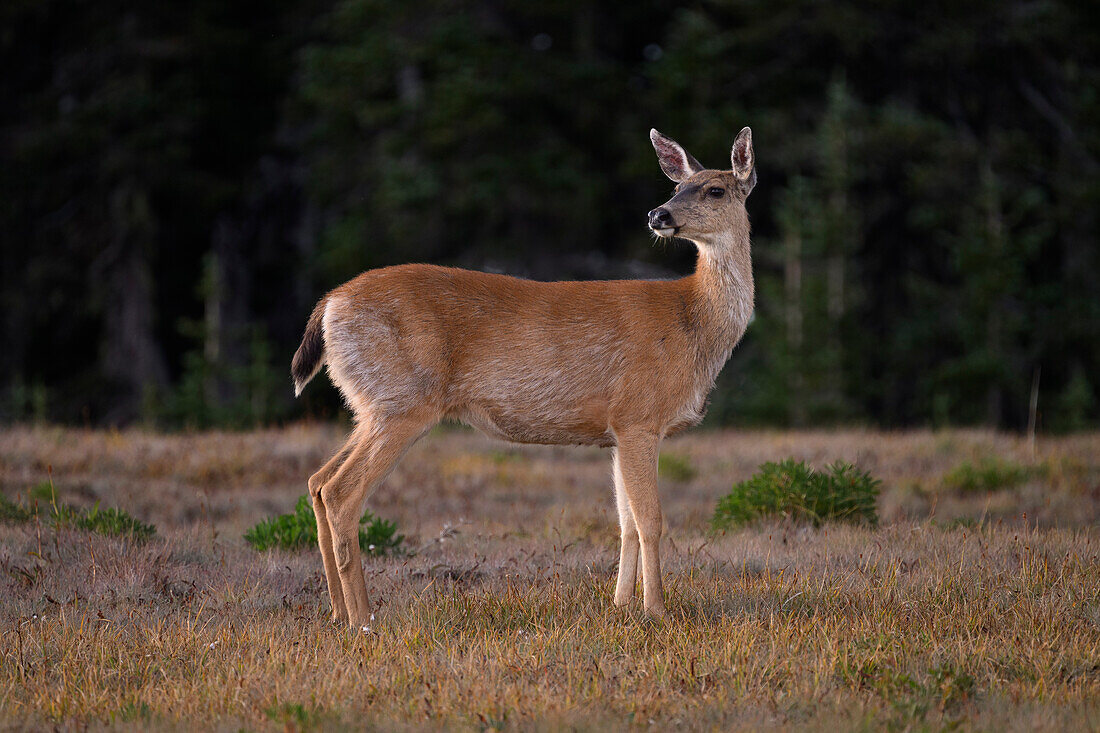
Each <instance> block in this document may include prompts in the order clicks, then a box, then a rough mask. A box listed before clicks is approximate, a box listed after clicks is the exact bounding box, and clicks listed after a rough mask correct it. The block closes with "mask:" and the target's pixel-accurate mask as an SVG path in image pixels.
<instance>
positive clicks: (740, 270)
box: [692, 212, 753, 376]
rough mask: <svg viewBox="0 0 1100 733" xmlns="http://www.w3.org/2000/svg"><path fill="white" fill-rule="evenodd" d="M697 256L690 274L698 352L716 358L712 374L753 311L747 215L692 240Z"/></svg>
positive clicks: (723, 362) (707, 357)
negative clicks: (697, 239)
mask: <svg viewBox="0 0 1100 733" xmlns="http://www.w3.org/2000/svg"><path fill="white" fill-rule="evenodd" d="M695 244H696V247H697V248H698V250H699V258H698V260H697V262H696V266H695V274H694V275H692V279H693V283H692V285H693V287H694V290H695V311H696V323H697V324H698V326H699V332H698V335H699V348H700V356H701V357H703V359H704V360H705V361H706V362H708V364H710V363H713V362H716V363H717V367H716V368H713V369H712V371H714V375H713V376H716V375H717V372H718V370H720V369H721V368H722V365H723V364H725V362H726V359H728V358H729V354H730V352H731V351H732V350H733V347H734V346H736V345H737V342H738V341H740V340H741V336H742V335H744V333H745V329H746V328H747V327H748V324H749V318H750V317H751V316H752V311H753V279H752V256H751V253H750V250H749V222H748V216H747V214H745V213H744V212H741V216H740V217H739V218H738V219H737V220H735V221H733V222H731V226H730V227H729V228H728V229H726V230H723V231H721V232H718V233H716V234H713V235H710V236H708V237H705V238H700V240H699V241H697V242H695Z"/></svg>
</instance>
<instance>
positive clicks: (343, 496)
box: [321, 417, 430, 628]
mask: <svg viewBox="0 0 1100 733" xmlns="http://www.w3.org/2000/svg"><path fill="white" fill-rule="evenodd" d="M427 425H430V422H427V421H424V420H415V419H412V418H409V417H399V418H385V419H381V420H378V419H374V420H372V421H371V425H370V427H369V428H367V430H366V432H365V433H364V435H363V437H362V438H361V439H360V440H359V442H358V444H357V445H356V446H355V448H353V449H352V451H351V453H350V454H349V455H348V458H347V460H345V461H344V463H343V464H342V465H341V466H340V468H338V469H337V470H336V473H335V474H334V475H333V477H332V478H331V479H330V480H329V481H327V482H326V483H325V485H324V486H323V487H322V488H321V499H322V502H323V503H324V505H325V509H326V511H327V518H328V522H329V525H330V527H331V531H332V550H333V559H334V560H335V564H336V570H337V572H338V573H339V575H340V586H341V589H342V591H343V596H344V603H345V604H346V605H347V611H348V623H349V624H350V625H351V626H352V628H361V627H363V626H366V624H367V622H368V621H369V620H370V607H369V599H368V597H367V584H366V580H365V579H364V576H363V566H362V563H361V558H360V552H359V516H360V514H361V513H362V511H363V502H364V501H365V500H366V497H367V495H368V494H369V493H370V492H371V491H373V490H374V488H375V487H377V486H378V484H380V483H382V481H383V479H385V478H386V476H387V475H389V473H390V471H391V470H393V467H394V466H395V465H396V464H397V461H398V460H399V459H400V458H401V456H402V455H404V454H405V451H407V450H408V449H409V447H410V446H411V445H412V444H413V443H414V442H416V439H417V438H418V437H420V436H421V435H422V434H423V433H424V430H425V428H426V427H427Z"/></svg>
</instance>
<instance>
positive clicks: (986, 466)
mask: <svg viewBox="0 0 1100 733" xmlns="http://www.w3.org/2000/svg"><path fill="white" fill-rule="evenodd" d="M1031 474H1032V470H1031V469H1030V468H1028V467H1027V466H1022V465H1020V464H1019V463H1013V462H1012V461H1006V460H1004V459H1001V458H997V457H996V456H985V457H983V458H982V459H981V460H979V461H978V463H977V464H974V463H971V462H970V461H963V462H962V463H960V464H959V465H957V466H955V467H954V468H952V469H951V470H950V471H948V472H947V474H946V475H944V477H943V483H944V485H945V486H946V487H947V488H949V489H954V490H956V491H962V492H967V493H969V492H978V491H999V490H1001V489H1011V488H1013V487H1016V486H1019V485H1020V484H1022V483H1023V482H1024V481H1026V480H1027V479H1028V477H1029V476H1031Z"/></svg>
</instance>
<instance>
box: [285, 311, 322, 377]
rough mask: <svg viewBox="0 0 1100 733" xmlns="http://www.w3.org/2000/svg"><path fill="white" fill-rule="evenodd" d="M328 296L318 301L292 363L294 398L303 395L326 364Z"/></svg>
mask: <svg viewBox="0 0 1100 733" xmlns="http://www.w3.org/2000/svg"><path fill="white" fill-rule="evenodd" d="M327 300H328V298H327V296H326V297H324V298H321V300H320V301H318V303H317V306H316V307H315V308H314V309H313V313H312V314H311V315H310V316H309V321H308V322H307V323H306V332H305V333H304V334H302V343H301V345H300V346H299V347H298V350H297V351H296V352H294V359H293V360H292V361H291V362H290V376H291V377H293V378H294V396H295V397H297V396H299V395H300V394H302V390H303V389H305V386H306V384H308V383H309V380H311V379H313V376H314V375H315V374H317V372H318V370H320V368H321V365H322V364H324V363H325V333H324V320H325V303H326V302H327Z"/></svg>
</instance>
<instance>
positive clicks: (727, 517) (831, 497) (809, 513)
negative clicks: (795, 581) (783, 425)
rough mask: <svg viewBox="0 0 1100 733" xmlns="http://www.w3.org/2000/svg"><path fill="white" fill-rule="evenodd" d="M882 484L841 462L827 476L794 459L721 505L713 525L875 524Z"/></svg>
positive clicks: (765, 470)
mask: <svg viewBox="0 0 1100 733" xmlns="http://www.w3.org/2000/svg"><path fill="white" fill-rule="evenodd" d="M880 483H882V482H881V481H879V480H878V479H875V478H872V477H871V475H870V474H869V473H867V472H866V471H861V470H859V469H858V468H856V467H855V466H853V465H851V464H849V463H844V462H843V461H837V462H836V463H834V464H833V465H831V466H826V467H825V469H824V470H823V471H815V470H814V469H813V468H810V467H809V466H807V465H806V464H805V463H804V462H802V461H797V462H796V461H795V460H794V459H793V458H789V459H787V460H785V461H782V462H780V463H765V464H764V465H762V466H760V469H759V470H758V471H757V472H756V473H755V474H754V475H753V476H752V477H751V478H749V479H748V480H746V481H742V482H741V483H739V484H736V485H735V486H734V487H733V491H732V492H730V493H729V494H727V495H726V496H724V497H723V498H722V499H720V500H719V501H718V508H717V509H716V510H715V512H714V519H713V520H712V524H713V526H714V528H715V529H724V528H726V527H729V526H732V525H737V524H745V523H747V522H751V521H753V520H756V519H761V518H764V517H787V518H789V519H792V520H795V521H808V522H812V523H813V524H814V526H818V525H820V524H821V523H822V522H824V521H826V520H830V519H837V520H841V521H846V522H866V523H868V524H877V523H878V514H877V512H876V511H875V499H876V497H877V496H878V487H879V484H880Z"/></svg>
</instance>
